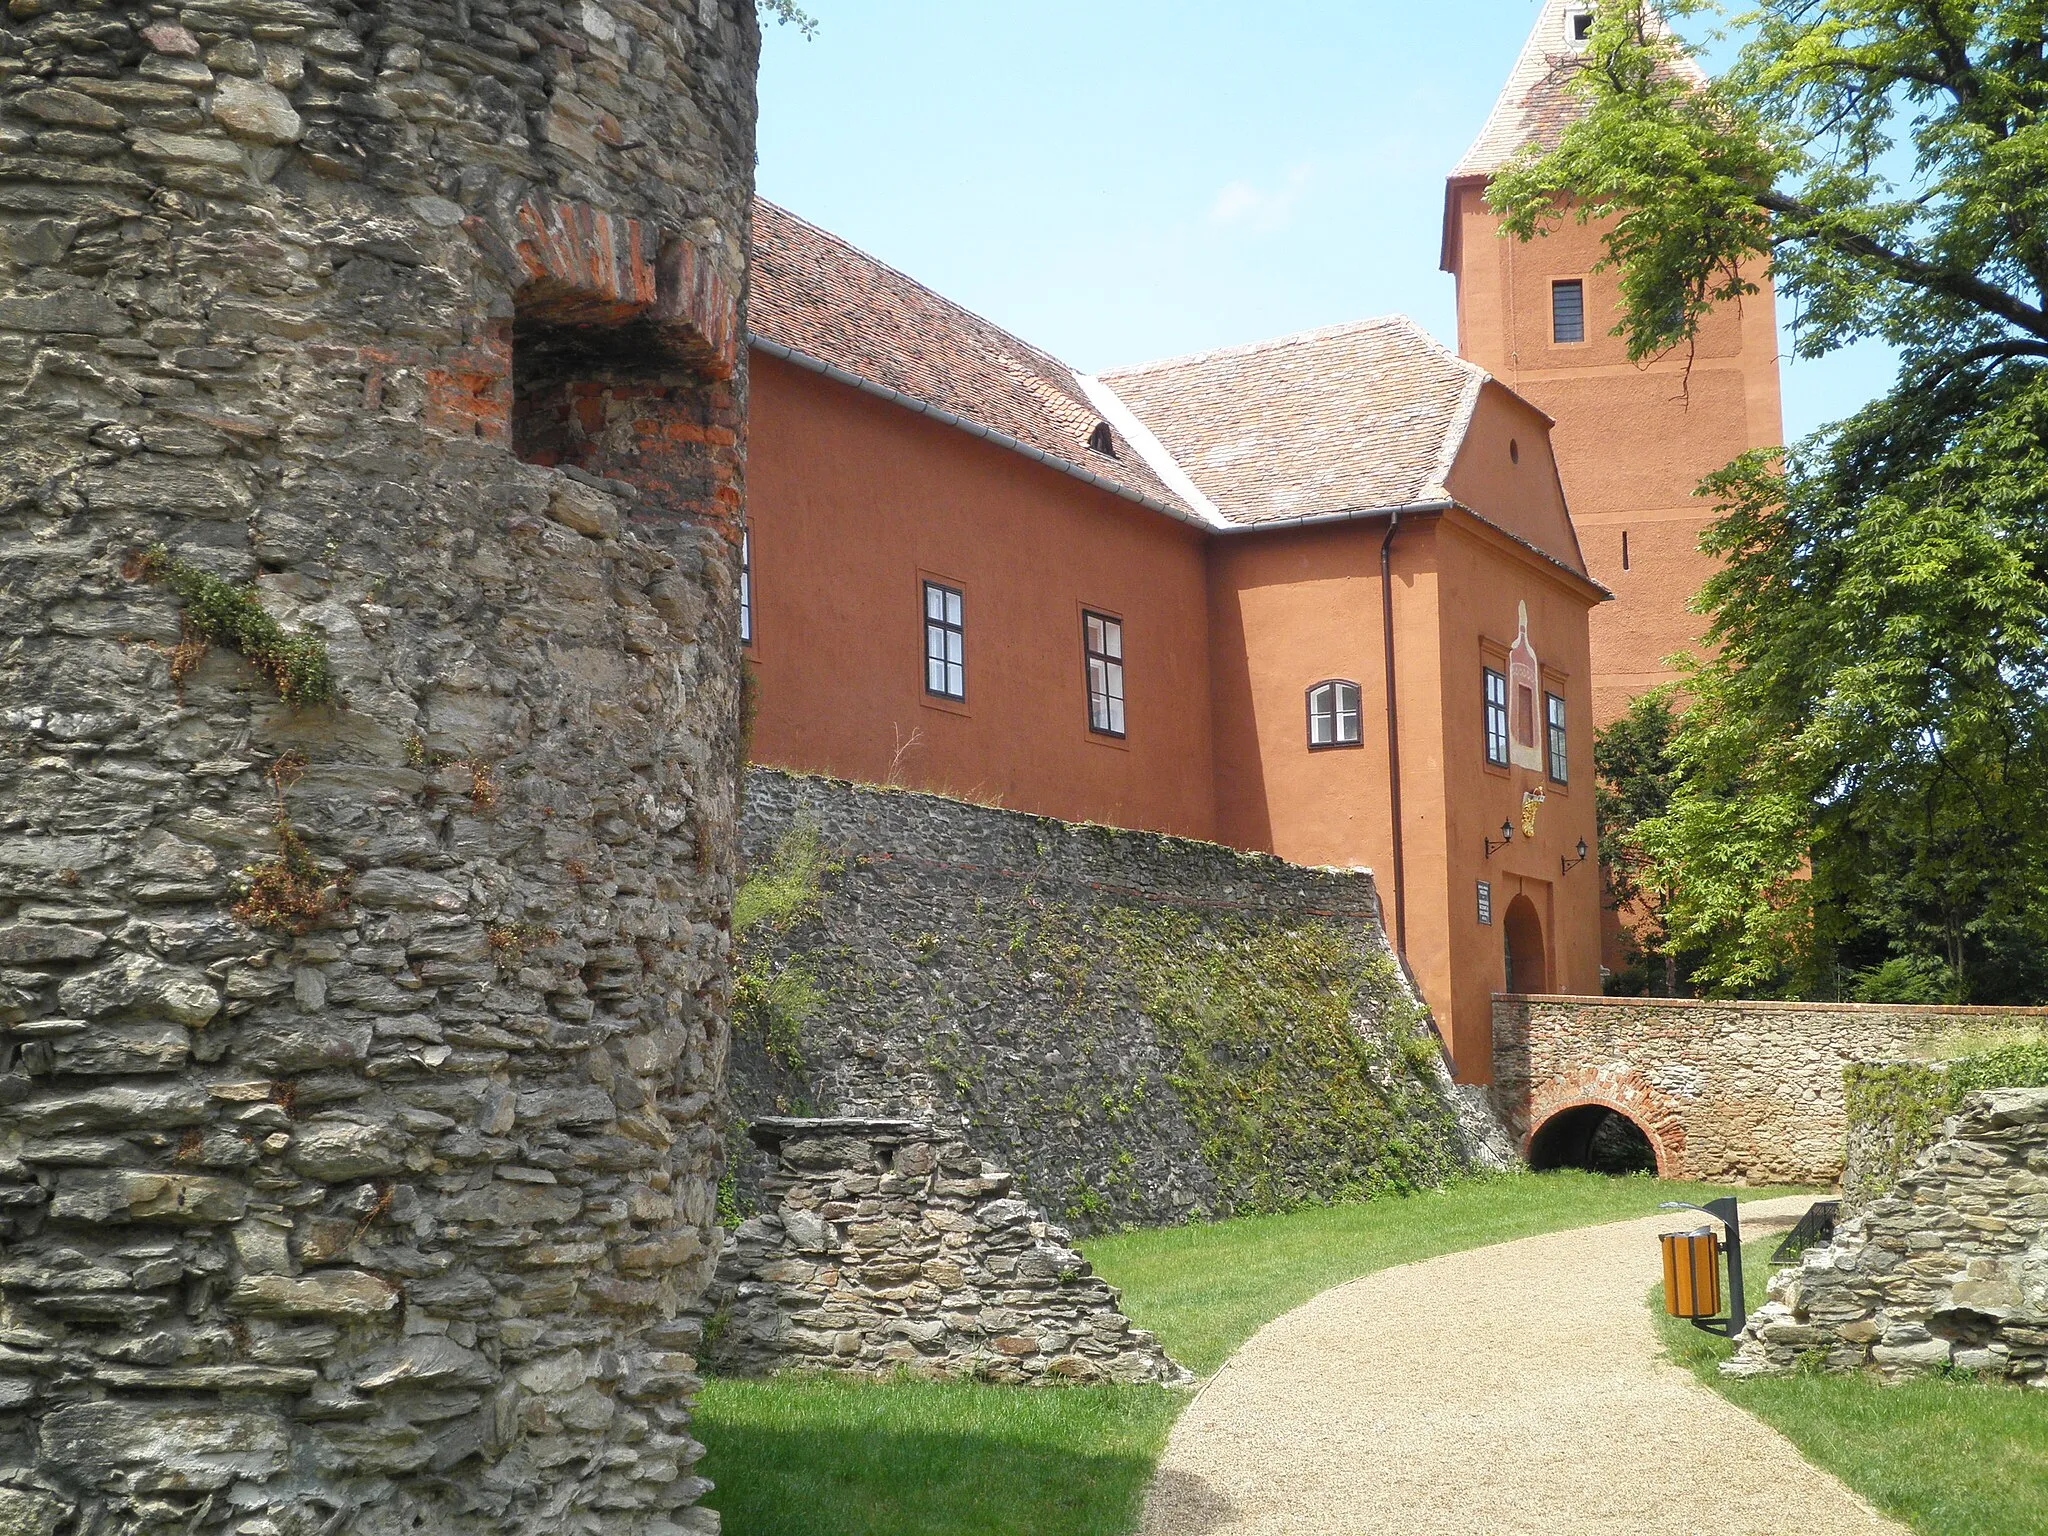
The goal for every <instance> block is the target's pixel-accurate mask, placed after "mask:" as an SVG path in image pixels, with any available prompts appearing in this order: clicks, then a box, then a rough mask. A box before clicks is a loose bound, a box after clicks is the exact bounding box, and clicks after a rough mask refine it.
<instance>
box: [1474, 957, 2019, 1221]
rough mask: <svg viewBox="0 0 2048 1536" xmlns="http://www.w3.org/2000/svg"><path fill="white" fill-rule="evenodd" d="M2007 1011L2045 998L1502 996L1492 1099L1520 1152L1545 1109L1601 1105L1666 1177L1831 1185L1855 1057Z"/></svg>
mask: <svg viewBox="0 0 2048 1536" xmlns="http://www.w3.org/2000/svg"><path fill="white" fill-rule="evenodd" d="M2013 1018H2023V1019H2025V1020H2026V1021H2027V1022H2029V1023H2038V1022H2040V1021H2041V1020H2043V1019H2048V1009H2010V1008H1926V1007H1911V1006H1906V1005H1895V1004H1883V1003H1775V1002H1702V1001H1696V1000H1693V999H1687V998H1656V997H1496V998H1495V999H1494V1005H1493V1087H1492V1093H1493V1101H1494V1105H1495V1108H1496V1109H1497V1110H1498V1112H1499V1114H1500V1116H1501V1118H1502V1120H1503V1121H1504V1122H1505V1123H1506V1124H1507V1126H1508V1129H1509V1132H1510V1134H1511V1135H1512V1136H1513V1137H1514V1138H1515V1140H1516V1142H1517V1144H1518V1145H1519V1146H1520V1147H1521V1148H1522V1149H1523V1150H1524V1151H1525V1152H1526V1151H1527V1149H1528V1146H1529V1143H1530V1139H1531V1137H1532V1136H1533V1135H1534V1133H1535V1132H1536V1131H1537V1130H1538V1129H1540V1128H1541V1127H1542V1125H1543V1124H1544V1122H1545V1121H1547V1120H1549V1119H1550V1118H1551V1117H1552V1116H1553V1115H1556V1114H1558V1113H1559V1112H1560V1111H1562V1110H1567V1109H1570V1108H1572V1107H1574V1106H1576V1105H1581V1104H1602V1105H1606V1106H1607V1107H1609V1108H1611V1109H1617V1110H1620V1111H1621V1112H1622V1113H1623V1114H1625V1115H1627V1116H1628V1117H1629V1118H1630V1119H1631V1120H1633V1121H1634V1122H1635V1123H1636V1124H1637V1125H1639V1126H1640V1127H1642V1129H1643V1131H1644V1132H1645V1133H1646V1134H1647V1135H1648V1136H1649V1138H1650V1142H1651V1145H1652V1146H1653V1147H1654V1148H1655V1149H1656V1152H1657V1168H1658V1172H1660V1173H1661V1174H1663V1175H1664V1176H1666V1177H1667V1178H1688V1179H1714V1180H1731V1181H1735V1182H1740V1183H1753V1184H1762V1183H1802V1184H1830V1183H1833V1182H1834V1180H1835V1179H1836V1178H1837V1177H1838V1176H1839V1175H1840V1173H1841V1171H1842V1162H1843V1156H1844V1147H1845V1142H1846V1138H1847V1132H1848V1121H1847V1116H1846V1113H1845V1110H1844V1100H1843V1091H1842V1071H1843V1069H1844V1068H1845V1067H1846V1066H1848V1064H1849V1063H1850V1062H1852V1061H1862V1060H1867V1059H1870V1058H1873V1057H1879V1056H1899V1055H1906V1054H1911V1053H1912V1052H1914V1051H1915V1050H1916V1049H1918V1048H1920V1047H1922V1046H1924V1045H1925V1044H1927V1043H1928V1042H1930V1041H1933V1040H1938V1039H1941V1038H1944V1037H1947V1036H1952V1035H1954V1034H1955V1033H1956V1032H1957V1031H1959V1030H1962V1029H1967V1028H1983V1027H1986V1026H1989V1025H1995V1024H1997V1023H1998V1022H1999V1021H2000V1020H2003V1019H2013Z"/></svg>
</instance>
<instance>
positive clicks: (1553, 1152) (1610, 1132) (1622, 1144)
mask: <svg viewBox="0 0 2048 1536" xmlns="http://www.w3.org/2000/svg"><path fill="white" fill-rule="evenodd" d="M1529 1166H1530V1167H1531V1168H1533V1169H1534V1170H1535V1171H1536V1172H1538V1173H1547V1172H1550V1171H1551V1170H1553V1169H1558V1168H1579V1169H1583V1170H1585V1171H1586V1172H1588V1173H1611V1174H1624V1173H1655V1172H1656V1171H1657V1149H1656V1148H1655V1147H1653V1146H1652V1145H1651V1144H1650V1138H1649V1137H1648V1136H1647V1135H1646V1134H1644V1132H1643V1128H1642V1127H1641V1126H1639V1125H1637V1124H1636V1123H1635V1121H1633V1120H1631V1119H1629V1117H1628V1116H1627V1115H1624V1114H1623V1113H1621V1111H1620V1110H1617V1109H1609V1108H1608V1107H1607V1106H1606V1105H1605V1104H1578V1105H1574V1106H1573V1107H1572V1108H1570V1109H1566V1110H1561V1111H1559V1112H1558V1113H1557V1114H1554V1115H1552V1116H1551V1117H1550V1118H1549V1119H1548V1120H1546V1121H1544V1122H1543V1124H1542V1125H1540V1126H1539V1127H1537V1130H1536V1134H1535V1135H1534V1136H1533V1137H1531V1138H1530V1141H1529Z"/></svg>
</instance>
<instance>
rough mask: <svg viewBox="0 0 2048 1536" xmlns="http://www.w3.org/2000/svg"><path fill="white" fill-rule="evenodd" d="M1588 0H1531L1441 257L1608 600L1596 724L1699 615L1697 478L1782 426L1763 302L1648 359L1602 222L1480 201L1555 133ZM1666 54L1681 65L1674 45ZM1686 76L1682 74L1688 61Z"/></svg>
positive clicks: (1773, 322)
mask: <svg viewBox="0 0 2048 1536" xmlns="http://www.w3.org/2000/svg"><path fill="white" fill-rule="evenodd" d="M1592 18H1593V7H1592V6H1591V5H1589V4H1587V3H1585V0H1547V3H1546V4H1545V5H1544V6H1543V9H1542V12H1541V14H1540V15H1539V16H1538V17H1537V19H1536V25H1535V28H1534V29H1533V30H1532V31H1531V32H1530V34H1529V39H1528V41H1527V42H1526V43H1525V44H1524V45H1523V47H1522V52H1521V55H1520V57H1519V58H1517V59H1516V61H1515V67H1514V69H1513V71H1512V72H1511V73H1510V75H1509V77H1508V82H1507V85H1506V86H1505V87H1504V88H1503V89H1502V91H1501V94H1500V98H1499V100H1498V101H1497V102H1496V103H1495V104H1494V108H1493V111H1492V113H1491V114H1490V115H1489V116H1488V118H1487V120H1486V125H1485V127H1484V128H1483V129H1482V130H1481V131H1480V134H1479V137H1478V138H1477V139H1476V140H1475V141H1474V142H1473V144H1472V147H1471V148H1470V149H1469V150H1467V151H1466V153H1465V157H1464V158H1463V159H1462V160H1460V161H1459V162H1458V164H1457V167H1456V168H1455V169H1454V170H1453V171H1452V172H1451V175H1450V180H1449V183H1448V185H1447V186H1446V188H1445V192H1444V234H1443V268H1444V270H1445V271H1446V272H1450V273H1452V274H1453V275H1455V276H1456V278H1457V281H1458V351H1459V354H1460V355H1461V356H1463V357H1466V358H1469V359H1471V360H1472V361H1473V362H1475V363H1477V364H1479V366H1480V367H1482V368H1484V369H1486V370H1487V371H1488V372H1489V373H1491V374H1493V375H1494V376H1495V377H1496V378H1499V379H1501V380H1502V381H1503V382H1505V383H1506V384H1508V385H1510V386H1511V387H1512V388H1513V389H1514V390H1515V391H1516V393H1518V394H1520V395H1521V396H1522V397H1523V398H1524V399H1527V400H1529V401H1530V402H1531V403H1533V404H1534V405H1536V406H1537V407H1538V408H1540V409H1541V410H1543V411H1545V412H1547V413H1548V414H1549V416H1550V417H1551V419H1552V421H1553V422H1554V423H1555V425H1554V427H1553V429H1552V434H1551V436H1552V441H1553V443H1554V444H1555V448H1556V453H1557V464H1558V471H1559V473H1560V474H1561V475H1562V476H1563V479H1564V488H1565V494H1566V495H1567V496H1568V497H1569V498H1570V501H1571V508H1572V518H1573V521H1574V522H1575V523H1576V524H1577V525H1578V529H1579V535H1580V537H1581V539H1582V540H1583V541H1584V547H1585V553H1586V561H1587V565H1588V569H1589V570H1590V571H1591V572H1592V574H1593V576H1594V577H1595V578H1596V579H1597V580H1599V581H1600V582H1601V583H1602V584H1603V585H1605V586H1606V587H1607V588H1609V589H1610V590H1611V591H1612V592H1613V593H1614V598H1615V600H1614V601H1613V602H1611V603H1608V604H1606V605H1604V606H1603V607H1602V608H1601V609H1600V610H1599V611H1598V612H1596V613H1595V614H1594V615H1593V619H1592V644H1593V710H1594V720H1595V723H1596V724H1600V725H1604V724H1606V723H1607V722H1608V721H1609V720H1611V719H1613V718H1614V717H1615V716H1616V715H1619V714H1621V713H1622V712H1623V711H1624V710H1625V709H1626V708H1627V707H1628V702H1629V700H1630V699H1632V698H1634V697H1635V696H1636V695H1637V694H1639V693H1641V692H1643V691H1644V690H1645V689H1646V688H1649V687H1651V686H1653V685H1655V684H1657V683H1661V682H1665V681H1668V680H1669V679H1670V678H1671V677H1672V676H1673V675H1674V674H1673V673H1672V672H1671V670H1670V669H1669V668H1668V667H1667V666H1666V665H1665V660H1666V658H1667V657H1669V656H1671V655H1672V654H1674V653H1676V652H1679V651H1689V650H1697V649H1698V646H1699V642H1700V636H1701V634H1702V632H1703V630H1704V628H1705V621H1704V620H1703V619H1702V618H1701V617H1700V616H1699V615H1698V614H1696V613H1694V612H1693V611H1692V610H1691V607H1690V604H1691V601H1692V598H1693V596H1694V594H1695V593H1697V592H1698V591H1699V588H1700V586H1701V584H1702V583H1704V582H1705V580H1706V579H1707V577H1708V576H1709V575H1710V574H1712V572H1713V568H1714V565H1713V561H1712V560H1711V559H1710V558H1709V557H1708V556H1706V555H1703V554H1701V553H1700V551H1699V536H1700V533H1701V530H1702V529H1703V528H1705V526H1706V525H1707V524H1708V523H1709V522H1711V521H1712V520H1713V518H1714V516H1715V512H1714V508H1713V507H1712V505H1711V504H1709V503H1707V502H1705V501H1702V500H1701V499H1700V498H1699V497H1697V496H1696V495H1694V491H1695V489H1696V488H1697V486H1698V485H1699V483H1700V481H1701V479H1702V478H1703V477H1705V476H1706V475H1708V474H1710V473H1711V472H1713V471H1714V470H1717V469H1720V468H1721V467H1722V466H1723V465H1725V464H1727V463H1728V462H1729V461H1731V460H1732V459H1734V458H1736V457H1737V456H1738V455H1740V454H1742V453H1744V452H1747V451H1748V450H1749V449H1752V448H1768V447H1775V446H1777V445H1778V444H1779V443H1780V442H1782V441H1783V433H1784V429H1783V424H1782V420H1781V417H1780V413H1779V400H1778V335H1777V316H1776V307H1775V305H1774V303H1773V299H1772V294H1771V289H1770V283H1769V279H1768V278H1767V277H1762V276H1759V277H1758V278H1757V279H1756V281H1757V283H1758V287H1759V288H1760V289H1761V291H1760V292H1759V293H1757V294H1755V295H1753V296H1752V297H1750V298H1748V299H1746V300H1744V301H1743V302H1742V303H1740V304H1732V305H1725V306H1723V307H1722V308H1720V309H1718V310H1717V311H1715V312H1714V313H1713V314H1711V315H1709V316H1708V317H1707V319H1706V321H1705V323H1704V324H1703V325H1702V327H1701V329H1700V334H1699V341H1698V345H1697V347H1694V348H1690V349H1688V348H1680V349H1678V350H1676V351H1674V352H1673V353H1672V354H1670V355H1668V356H1666V357H1663V358H1661V359H1659V360H1657V361H1656V362H1653V363H1650V364H1649V365H1647V366H1638V365H1636V364H1633V363H1631V362H1630V361H1629V360H1628V356H1627V353H1626V350H1625V348H1624V344H1623V343H1622V341H1621V340H1620V338H1618V337H1615V336H1612V335H1610V334H1609V332H1610V331H1612V329H1613V328H1614V325H1615V323H1616V321H1617V320H1618V319H1619V311H1618V305H1619V302H1620V287H1619V279H1618V276H1617V274H1615V273H1613V272H1611V271H1610V272H1596V271H1594V270H1593V268H1594V267H1595V265H1596V264H1597V263H1598V262H1599V261H1600V259H1601V257H1602V256H1603V255H1604V254H1605V252H1604V248H1603V247H1602V244H1601V237H1602V235H1603V233H1604V232H1605V229H1606V226H1605V225H1604V224H1600V223H1594V224H1591V225H1585V226H1581V225H1580V224H1578V223H1577V222H1575V221H1572V220H1567V221H1566V222H1565V223H1564V224H1562V225H1561V226H1560V227H1559V228H1557V229H1556V230H1554V231H1553V232H1552V233H1550V234H1549V235H1547V236H1545V237H1543V238H1542V239H1538V240H1535V241H1531V242H1529V243H1527V244H1523V243H1521V242H1518V241H1514V240H1505V239H1502V238H1501V236H1500V225H1499V221H1498V220H1497V219H1495V217H1494V215H1493V214H1492V212H1491V211H1490V210H1489V209H1488V208H1487V206H1486V188H1487V184H1488V182H1489V181H1490V180H1491V179H1492V177H1493V174H1494V173H1495V172H1496V171H1498V170H1499V169H1500V168H1501V167H1502V166H1503V165H1505V164H1506V163H1507V161H1508V159H1509V157H1510V156H1512V155H1513V154H1514V153H1515V152H1516V151H1518V150H1520V149H1521V148H1522V147H1523V146H1525V145H1535V146H1536V147H1537V148H1539V149H1545V150H1547V149H1553V148H1555V147H1556V146H1557V144H1558V142H1559V139H1560V138H1561V136H1562V134H1563V132H1564V129H1565V126H1566V124H1567V123H1569V122H1570V121H1571V119H1572V117H1573V115H1574V114H1575V112H1576V111H1577V110H1578V103H1577V100H1576V98H1575V97H1574V96H1573V95H1572V93H1571V92H1570V90H1569V89H1568V88H1567V86H1566V80H1567V79H1568V77H1569V75H1570V73H1571V71H1572V70H1573V68H1574V67H1575V66H1576V65H1577V64H1578V63H1579V61H1580V59H1581V57H1582V56H1583V50H1584V47H1585V42H1586V38H1587V35H1588V33H1589V32H1590V30H1591V27H1592ZM1679 67H1681V68H1684V69H1686V70H1688V71H1692V65H1691V63H1690V61H1689V60H1681V61H1679ZM1693 72H1694V73H1695V74H1696V71H1693Z"/></svg>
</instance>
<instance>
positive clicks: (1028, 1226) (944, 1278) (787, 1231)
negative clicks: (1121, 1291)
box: [710, 1118, 1194, 1386]
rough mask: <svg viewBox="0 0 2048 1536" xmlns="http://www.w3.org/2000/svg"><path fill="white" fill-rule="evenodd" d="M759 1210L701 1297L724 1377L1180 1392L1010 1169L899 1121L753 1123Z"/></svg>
mask: <svg viewBox="0 0 2048 1536" xmlns="http://www.w3.org/2000/svg"><path fill="white" fill-rule="evenodd" d="M751 1135H752V1136H753V1138H754V1140H755V1142H756V1143H757V1144H759V1145H760V1146H761V1147H762V1148H764V1149H765V1150H766V1151H767V1152H768V1153H769V1154H770V1156H771V1157H772V1158H773V1159H774V1170H773V1172H772V1173H771V1174H770V1175H769V1179H768V1187H767V1192H766V1199H765V1204H766V1206H767V1209H765V1210H764V1211H763V1212H762V1214H760V1215H758V1216H755V1217H752V1218H750V1219H749V1220H748V1221H746V1222H745V1223H744V1224H743V1225H742V1226H741V1227H740V1229H739V1230H738V1231H737V1232H735V1233H734V1234H733V1235H732V1237H731V1238H730V1239H729V1240H728V1242H727V1244H726V1249H725V1256H724V1259H723V1261H722V1262H721V1263H720V1265H719V1269H718V1279H717V1283H716V1284H715V1286H714V1287H713V1291H712V1297H711V1300H712V1305H713V1307H714V1311H713V1313H712V1319H713V1321H712V1340H713V1342H712V1343H711V1345H710V1355H711V1358H712V1361H713V1362H714V1363H715V1364H716V1365H717V1366H718V1368H719V1369H720V1370H721V1371H728V1372H732V1373H734V1374H740V1375H761V1374H766V1373H769V1372H772V1371H776V1370H784V1369H794V1370H805V1371H847V1372H852V1373H856V1374H861V1375H869V1376H887V1375H893V1374H895V1373H896V1372H898V1371H902V1372H906V1373H908V1374H911V1375H914V1376H921V1377H925V1378H928V1379H932V1378H942V1377H967V1378H972V1379H976V1380H981V1381H990V1382H998V1383H1002V1384H1005V1385H1011V1386H1070V1385H1081V1384H1087V1383H1095V1382H1105V1381H1109V1382H1119V1383H1123V1384H1126V1385H1139V1384H1146V1383H1158V1384H1161V1385H1167V1386H1185V1385H1188V1384H1190V1383H1192V1381H1193V1380H1194V1378H1193V1377H1192V1376H1191V1375H1190V1374H1189V1373H1188V1372H1187V1371H1186V1370H1184V1369H1182V1368H1181V1367H1180V1366H1179V1365H1176V1364H1175V1363H1174V1362H1173V1361H1172V1360H1171V1359H1169V1358H1168V1357H1167V1355H1166V1353H1165V1351H1163V1350H1162V1349H1160V1347H1159V1345H1158V1343H1157V1341H1155V1340H1154V1338H1153V1337H1152V1335H1151V1334H1150V1333H1147V1332H1145V1331H1144V1330H1143V1329H1138V1328H1133V1327H1132V1326H1131V1324H1130V1320H1129V1319H1128V1318H1126V1317H1125V1316H1124V1315H1123V1312H1122V1310H1121V1309H1120V1307H1119V1306H1118V1295H1117V1292H1116V1291H1115V1289H1114V1288H1112V1287H1111V1286H1110V1285H1108V1284H1107V1283H1106V1282H1104V1281H1103V1280H1102V1279H1100V1278H1099V1277H1097V1276H1096V1275H1095V1273H1094V1271H1093V1270H1091V1269H1090V1268H1089V1265H1088V1261H1087V1260H1086V1259H1084V1258H1082V1257H1081V1255H1080V1254H1079V1253H1077V1252H1075V1251H1074V1249H1073V1248H1072V1247H1070V1246H1069V1245H1068V1237H1067V1233H1066V1232H1065V1231H1064V1230H1063V1229H1062V1228H1060V1227H1056V1226H1052V1225H1049V1224H1048V1223H1047V1222H1046V1220H1045V1217H1044V1215H1043V1213H1041V1212H1040V1211H1038V1210H1037V1209H1035V1208H1034V1207H1033V1206H1031V1205H1030V1204H1029V1203H1028V1202H1026V1201H1024V1200H1021V1199H1018V1198H1017V1197H1016V1195H1015V1192H1014V1185H1013V1181H1012V1180H1011V1178H1010V1175H1009V1174H1007V1173H1005V1172H1004V1171H1003V1170H1001V1169H999V1168H996V1167H995V1166H993V1165H992V1164H989V1163H985V1162H983V1161H982V1160H981V1158H980V1157H979V1156H978V1155H976V1153H975V1152H974V1151H973V1149H972V1148H970V1147H969V1146H968V1145H967V1144H966V1143H965V1142H963V1141H961V1140H959V1139H958V1138H957V1137H954V1136H946V1135H941V1134H939V1133H937V1132H935V1131H933V1130H932V1129H931V1128H930V1127H928V1126H924V1125H919V1124H917V1123H916V1122H914V1121H908V1120H870V1119H857V1118H840V1119H819V1120H793V1119H779V1118H777V1119H763V1120H758V1121H756V1122H755V1123H754V1125H753V1126H752V1128H751Z"/></svg>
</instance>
